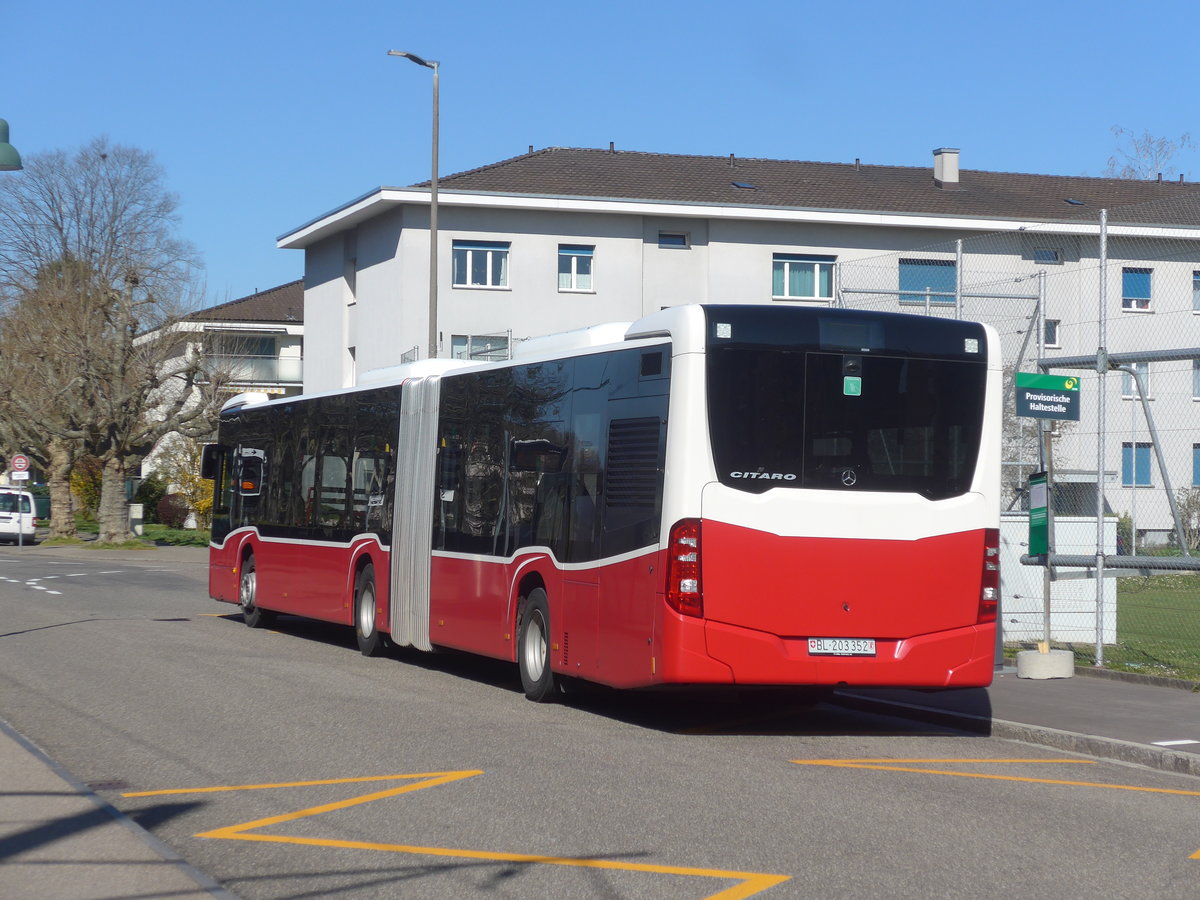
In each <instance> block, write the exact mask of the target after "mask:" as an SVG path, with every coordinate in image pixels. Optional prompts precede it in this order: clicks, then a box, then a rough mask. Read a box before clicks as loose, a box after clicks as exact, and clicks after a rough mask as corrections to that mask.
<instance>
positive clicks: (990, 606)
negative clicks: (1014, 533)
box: [976, 528, 1000, 625]
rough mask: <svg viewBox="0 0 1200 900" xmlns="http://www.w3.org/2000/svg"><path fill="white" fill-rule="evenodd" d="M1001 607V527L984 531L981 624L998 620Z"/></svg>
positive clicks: (979, 619)
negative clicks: (997, 616) (997, 615)
mask: <svg viewBox="0 0 1200 900" xmlns="http://www.w3.org/2000/svg"><path fill="white" fill-rule="evenodd" d="M999 608H1000V529H998V528H986V529H984V532H983V578H982V579H981V584H980V588H979V616H978V618H977V620H976V622H977V624H979V625H986V624H987V623H989V622H995V621H996V613H997V611H998V610H999Z"/></svg>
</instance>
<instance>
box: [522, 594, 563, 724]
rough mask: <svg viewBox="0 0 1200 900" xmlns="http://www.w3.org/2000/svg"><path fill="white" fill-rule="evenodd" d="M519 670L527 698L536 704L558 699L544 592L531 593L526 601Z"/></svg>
mask: <svg viewBox="0 0 1200 900" xmlns="http://www.w3.org/2000/svg"><path fill="white" fill-rule="evenodd" d="M517 667H518V668H519V669H520V670H521V686H522V687H523V688H524V689H525V696H526V697H528V698H529V699H530V700H532V701H534V702H535V703H546V702H547V701H550V700H553V699H554V698H555V696H556V694H557V693H558V690H557V685H556V684H555V679H554V673H553V672H552V671H550V604H549V602H548V601H547V599H546V592H545V591H544V590H542V589H541V588H535V589H534V590H532V591H530V592H529V596H528V597H527V598H526V599H525V605H524V607H523V609H522V613H521V628H520V631H519V632H518V638H517Z"/></svg>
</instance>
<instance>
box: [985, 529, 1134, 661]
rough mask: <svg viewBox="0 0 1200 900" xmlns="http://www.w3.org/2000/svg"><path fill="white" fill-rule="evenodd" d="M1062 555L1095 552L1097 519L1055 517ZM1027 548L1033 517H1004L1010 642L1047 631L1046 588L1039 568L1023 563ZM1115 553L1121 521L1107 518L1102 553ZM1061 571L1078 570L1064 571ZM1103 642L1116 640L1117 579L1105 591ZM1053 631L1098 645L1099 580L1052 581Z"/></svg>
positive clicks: (1005, 618) (1004, 606)
mask: <svg viewBox="0 0 1200 900" xmlns="http://www.w3.org/2000/svg"><path fill="white" fill-rule="evenodd" d="M1054 540H1055V548H1056V552H1058V553H1068V554H1079V555H1089V554H1092V555H1094V554H1095V552H1096V520H1095V519H1085V518H1078V519H1077V518H1067V517H1060V518H1057V519H1055V520H1054ZM1028 550H1029V516H1028V515H1027V514H1020V515H1015V514H1005V515H1002V516H1001V519H1000V615H1001V620H1002V627H1003V630H1004V640H1006V641H1040V640H1041V639H1042V636H1043V634H1044V632H1045V624H1044V609H1045V601H1044V599H1043V598H1044V596H1045V591H1044V588H1043V584H1042V581H1043V579H1042V575H1043V572H1044V571H1045V570H1044V569H1043V568H1042V567H1041V566H1023V565H1021V555H1022V554H1024V553H1027V552H1028ZM1116 551H1117V520H1116V519H1114V518H1111V517H1110V518H1107V519H1105V521H1104V552H1105V553H1106V554H1110V553H1116ZM1061 571H1063V572H1067V571H1078V570H1068V569H1063V570H1061ZM1102 599H1103V604H1104V613H1103V617H1102V626H1101V627H1102V631H1101V634H1102V636H1103V639H1104V643H1106V644H1112V643H1115V642H1116V639H1117V581H1116V579H1115V578H1106V579H1105V580H1104V587H1103V592H1102ZM1050 635H1051V639H1052V640H1055V641H1067V642H1072V641H1073V642H1075V643H1079V644H1095V643H1096V582H1095V580H1094V579H1090V578H1087V579H1085V578H1080V579H1072V580H1070V581H1054V582H1051V584H1050Z"/></svg>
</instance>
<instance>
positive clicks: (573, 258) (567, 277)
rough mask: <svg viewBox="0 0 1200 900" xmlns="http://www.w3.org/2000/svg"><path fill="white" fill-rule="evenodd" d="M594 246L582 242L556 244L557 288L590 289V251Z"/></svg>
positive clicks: (567, 289) (564, 289) (568, 289)
mask: <svg viewBox="0 0 1200 900" xmlns="http://www.w3.org/2000/svg"><path fill="white" fill-rule="evenodd" d="M595 249H596V248H595V247H588V246H584V245H582V244H559V245H558V289H559V290H560V291H590V290H591V289H592V252H593V251H594V250H595Z"/></svg>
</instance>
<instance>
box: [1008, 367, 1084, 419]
mask: <svg viewBox="0 0 1200 900" xmlns="http://www.w3.org/2000/svg"><path fill="white" fill-rule="evenodd" d="M1017 415H1018V416H1027V417H1031V418H1034V419H1064V420H1066V421H1070V422H1078V421H1079V379H1078V378H1076V377H1075V376H1074V375H1071V376H1063V375H1036V374H1033V373H1030V372H1018V373H1017Z"/></svg>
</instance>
